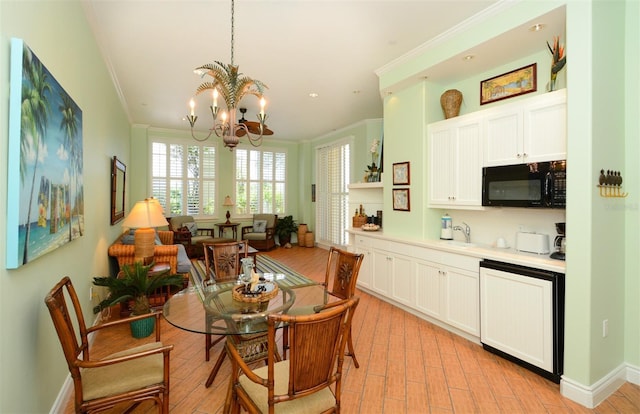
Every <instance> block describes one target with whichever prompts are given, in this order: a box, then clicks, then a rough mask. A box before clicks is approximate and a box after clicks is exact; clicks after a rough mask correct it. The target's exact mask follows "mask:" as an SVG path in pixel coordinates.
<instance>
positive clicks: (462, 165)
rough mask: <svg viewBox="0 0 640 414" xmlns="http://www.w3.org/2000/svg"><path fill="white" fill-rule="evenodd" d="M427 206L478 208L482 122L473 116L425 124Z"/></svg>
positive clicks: (480, 192) (480, 184)
mask: <svg viewBox="0 0 640 414" xmlns="http://www.w3.org/2000/svg"><path fill="white" fill-rule="evenodd" d="M428 194H429V207H436V208H442V207H450V208H470V207H471V208H474V207H479V206H481V205H482V119H481V117H479V116H477V115H476V114H469V115H465V116H461V117H456V118H451V119H448V120H446V121H441V122H437V123H434V124H431V125H429V192H428Z"/></svg>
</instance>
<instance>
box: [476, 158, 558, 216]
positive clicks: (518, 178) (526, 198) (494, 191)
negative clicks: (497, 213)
mask: <svg viewBox="0 0 640 414" xmlns="http://www.w3.org/2000/svg"><path fill="white" fill-rule="evenodd" d="M482 205H483V206H492V207H497V206H503V207H537V208H565V207H566V205H567V162H566V161H565V160H562V161H549V162H533V163H529V164H516V165H502V166H499V167H485V168H483V169H482Z"/></svg>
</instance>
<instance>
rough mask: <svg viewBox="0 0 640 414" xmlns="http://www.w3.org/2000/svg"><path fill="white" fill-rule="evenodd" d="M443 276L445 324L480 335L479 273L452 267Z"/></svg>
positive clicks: (446, 269)
mask: <svg viewBox="0 0 640 414" xmlns="http://www.w3.org/2000/svg"><path fill="white" fill-rule="evenodd" d="M443 272H445V273H444V276H445V278H444V279H445V292H446V293H445V295H446V302H445V303H446V306H447V312H446V322H447V323H448V324H449V325H451V326H455V327H456V328H458V329H460V330H463V331H465V332H468V333H470V334H472V335H475V336H479V335H480V306H479V299H480V298H479V291H480V289H479V273H478V272H471V271H468V270H461V269H456V268H452V267H448V268H443Z"/></svg>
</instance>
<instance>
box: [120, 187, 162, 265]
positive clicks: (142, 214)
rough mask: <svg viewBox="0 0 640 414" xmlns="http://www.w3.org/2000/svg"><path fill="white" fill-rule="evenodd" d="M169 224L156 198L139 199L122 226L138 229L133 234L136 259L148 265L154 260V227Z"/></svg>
mask: <svg viewBox="0 0 640 414" xmlns="http://www.w3.org/2000/svg"><path fill="white" fill-rule="evenodd" d="M166 225H167V219H165V218H164V215H163V212H162V206H161V205H160V203H159V202H158V200H156V199H149V198H147V199H145V200H143V201H138V202H137V203H136V204H135V205H134V206H133V208H132V209H131V212H130V213H129V215H128V216H127V217H126V218H125V219H124V221H123V222H122V227H129V228H130V229H136V231H135V233H134V235H133V244H134V246H135V259H134V260H135V261H136V262H142V264H144V265H148V264H150V263H151V262H152V261H153V251H154V246H155V240H156V231H155V230H154V229H153V228H154V227H161V226H166Z"/></svg>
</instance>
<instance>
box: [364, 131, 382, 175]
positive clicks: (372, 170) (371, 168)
mask: <svg viewBox="0 0 640 414" xmlns="http://www.w3.org/2000/svg"><path fill="white" fill-rule="evenodd" d="M379 144H380V140H377V139H374V140H373V142H372V143H371V148H370V149H369V152H371V165H367V169H366V170H365V172H366V173H367V174H366V175H365V178H364V181H365V182H369V183H371V182H377V181H380V175H379V172H378V166H377V165H376V160H377V159H378V145H379Z"/></svg>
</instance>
